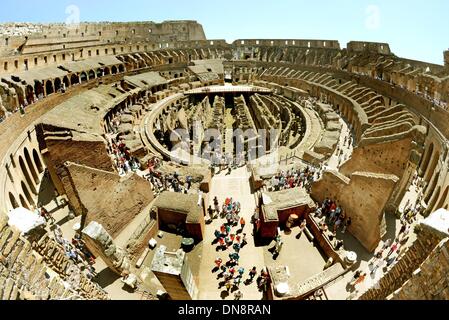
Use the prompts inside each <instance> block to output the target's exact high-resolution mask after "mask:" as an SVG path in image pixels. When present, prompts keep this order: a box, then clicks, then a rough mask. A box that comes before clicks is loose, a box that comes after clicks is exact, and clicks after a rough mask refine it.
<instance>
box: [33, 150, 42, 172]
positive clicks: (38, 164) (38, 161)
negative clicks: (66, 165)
mask: <svg viewBox="0 0 449 320" xmlns="http://www.w3.org/2000/svg"><path fill="white" fill-rule="evenodd" d="M33 160H34V164H35V165H36V167H37V170H38V171H39V173H42V172H44V167H43V166H42V162H41V159H40V158H39V155H38V153H37V151H36V149H33Z"/></svg>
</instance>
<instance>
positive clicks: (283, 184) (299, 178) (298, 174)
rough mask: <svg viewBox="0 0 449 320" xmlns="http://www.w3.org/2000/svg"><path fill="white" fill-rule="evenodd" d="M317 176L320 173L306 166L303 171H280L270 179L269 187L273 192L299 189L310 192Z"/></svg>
mask: <svg viewBox="0 0 449 320" xmlns="http://www.w3.org/2000/svg"><path fill="white" fill-rule="evenodd" d="M316 176H318V177H316ZM319 176H320V172H319V171H318V170H317V169H315V168H313V167H309V166H307V167H306V168H305V169H291V170H287V171H281V172H280V173H278V174H276V175H275V176H273V177H272V178H271V180H270V182H269V185H270V186H271V187H272V188H273V190H274V191H280V190H285V189H293V188H301V187H302V188H305V189H306V190H307V191H310V188H311V185H312V183H313V181H315V179H316V178H319Z"/></svg>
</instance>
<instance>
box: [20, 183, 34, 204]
mask: <svg viewBox="0 0 449 320" xmlns="http://www.w3.org/2000/svg"><path fill="white" fill-rule="evenodd" d="M21 186H22V191H23V194H24V195H25V198H26V199H27V200H28V203H29V204H30V205H32V206H33V205H34V201H33V198H32V197H31V194H30V192H29V191H28V188H27V186H26V185H25V183H23V181H22V182H21Z"/></svg>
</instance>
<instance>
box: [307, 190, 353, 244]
mask: <svg viewBox="0 0 449 320" xmlns="http://www.w3.org/2000/svg"><path fill="white" fill-rule="evenodd" d="M315 218H317V219H319V220H318V226H319V228H320V230H321V232H322V233H323V234H325V235H327V237H328V238H329V240H330V241H331V242H333V244H334V249H335V250H341V249H343V248H344V243H343V240H337V231H338V230H341V232H342V233H345V232H346V230H347V228H348V227H349V226H350V225H351V224H352V219H351V217H347V216H346V213H345V212H344V210H343V208H342V207H341V206H340V205H339V204H338V202H337V201H334V200H331V199H329V198H328V197H326V199H325V200H324V201H323V202H322V204H321V205H319V206H318V208H317V209H316V211H315Z"/></svg>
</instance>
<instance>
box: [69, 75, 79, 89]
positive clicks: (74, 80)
mask: <svg viewBox="0 0 449 320" xmlns="http://www.w3.org/2000/svg"><path fill="white" fill-rule="evenodd" d="M70 82H71V83H72V86H73V85H75V84H78V83H80V79H79V77H78V75H76V74H75V73H74V74H72V75H71V76H70Z"/></svg>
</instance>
